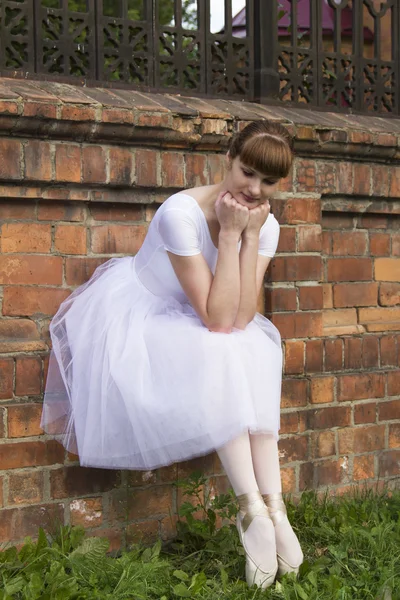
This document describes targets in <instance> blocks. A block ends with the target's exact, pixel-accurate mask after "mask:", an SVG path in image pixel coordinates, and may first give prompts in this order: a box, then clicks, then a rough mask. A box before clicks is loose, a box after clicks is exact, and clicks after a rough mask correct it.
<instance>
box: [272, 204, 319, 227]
mask: <svg viewBox="0 0 400 600" xmlns="http://www.w3.org/2000/svg"><path fill="white" fill-rule="evenodd" d="M273 212H274V215H275V217H276V218H277V219H278V221H279V223H282V224H286V225H297V224H299V223H306V224H310V223H317V224H319V223H320V222H321V200H319V199H317V198H288V199H285V200H279V201H275V203H274V205H273Z"/></svg>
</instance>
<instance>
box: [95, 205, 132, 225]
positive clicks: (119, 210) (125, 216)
mask: <svg viewBox="0 0 400 600" xmlns="http://www.w3.org/2000/svg"><path fill="white" fill-rule="evenodd" d="M90 213H91V215H92V217H93V219H95V220H96V221H124V222H126V221H142V220H143V216H144V215H143V208H142V207H141V206H135V205H133V204H106V205H104V204H94V205H91V206H90Z"/></svg>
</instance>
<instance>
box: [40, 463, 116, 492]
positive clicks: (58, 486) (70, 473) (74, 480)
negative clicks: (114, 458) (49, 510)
mask: <svg viewBox="0 0 400 600" xmlns="http://www.w3.org/2000/svg"><path fill="white" fill-rule="evenodd" d="M119 482H120V475H119V472H118V471H113V470H108V469H91V468H82V467H78V466H72V467H63V468H61V469H56V470H52V471H51V472H50V493H51V497H52V498H56V499H58V498H71V497H72V498H74V497H75V496H80V495H82V494H98V493H103V492H107V491H110V490H112V489H113V488H114V487H116V486H117V485H118V484H119Z"/></svg>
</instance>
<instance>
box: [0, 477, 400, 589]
mask: <svg viewBox="0 0 400 600" xmlns="http://www.w3.org/2000/svg"><path fill="white" fill-rule="evenodd" d="M203 483H204V480H203V479H202V477H201V476H200V475H196V474H195V475H194V476H193V477H192V478H190V480H188V481H186V482H184V483H182V484H181V487H183V488H184V492H185V493H187V494H188V495H190V497H191V498H192V499H193V497H195V498H196V497H197V501H196V500H195V501H194V502H193V500H192V503H188V502H187V503H184V504H183V505H182V507H181V510H180V513H181V517H182V518H181V520H180V521H179V523H178V536H177V538H176V539H175V540H174V541H173V542H171V543H169V544H168V545H166V546H164V547H162V546H161V543H160V542H158V543H157V544H156V545H155V546H154V547H152V548H143V547H139V546H135V547H133V548H131V549H130V550H129V551H127V552H123V553H122V554H121V555H119V556H117V557H112V556H110V555H109V554H108V553H107V550H108V543H107V541H106V540H104V539H100V538H90V537H89V538H85V537H84V536H85V533H84V531H83V530H81V529H80V528H76V527H75V528H71V527H62V528H60V531H59V533H58V535H57V536H54V537H52V538H50V537H49V536H48V535H46V534H45V533H44V531H43V530H40V531H39V534H38V540H37V541H35V542H33V541H32V540H29V539H27V540H26V542H25V544H24V546H23V547H22V548H21V549H20V550H19V551H17V550H16V549H15V548H7V549H6V550H4V551H3V552H1V553H0V600H10V599H14V598H15V599H17V600H19V599H24V600H25V599H27V600H36V599H40V600H81V599H82V600H83V599H90V600H96V599H99V600H105V599H107V600H111V599H112V600H122V599H128V598H130V599H135V600H142V599H149V600H153V599H154V600H176V599H177V598H193V599H198V600H203V599H204V600H205V599H207V600H219V599H229V600H250V599H253V600H257V599H260V600H261V599H271V600H369V599H371V600H400V519H399V511H400V491H399V490H398V491H394V492H383V493H382V492H381V493H379V494H378V493H376V492H372V491H365V490H364V491H355V492H354V493H352V494H348V495H347V496H343V497H339V498H332V497H324V498H322V499H318V498H317V496H316V494H314V493H308V492H307V493H304V494H303V496H302V499H301V501H300V503H299V504H298V505H296V506H295V505H294V504H293V503H291V502H290V501H288V503H287V505H288V513H289V517H290V520H291V522H292V524H293V526H294V527H295V529H296V532H297V533H298V535H299V538H300V540H301V543H302V546H303V550H304V553H305V557H306V560H305V562H304V564H303V565H302V567H301V571H300V575H299V577H298V579H296V578H295V577H294V576H292V575H287V576H286V577H284V578H283V579H282V580H281V581H280V582H277V583H275V585H274V586H272V587H271V588H269V589H268V590H266V591H265V592H261V591H259V590H257V589H256V588H252V589H249V588H248V587H247V586H246V583H245V582H244V581H243V579H242V578H243V575H244V564H245V559H244V555H243V551H242V548H241V546H240V545H239V542H238V536H237V533H236V528H235V526H234V524H233V517H234V515H235V512H236V506H235V503H234V500H233V498H232V496H229V495H222V496H219V497H218V498H216V499H215V500H214V501H213V502H212V503H211V505H210V499H209V498H206V499H204V498H203V496H202V492H201V490H202V485H203ZM199 512H202V513H203V515H202V516H203V519H202V520H198V519H197V518H196V517H198V515H199ZM220 517H222V518H223V519H224V523H225V525H224V526H223V527H220V528H217V527H216V523H218V521H219V518H220Z"/></svg>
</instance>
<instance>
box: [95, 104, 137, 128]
mask: <svg viewBox="0 0 400 600" xmlns="http://www.w3.org/2000/svg"><path fill="white" fill-rule="evenodd" d="M101 120H102V122H103V123H118V124H119V125H120V124H121V123H127V124H129V125H133V113H132V111H131V110H126V109H123V108H107V107H105V106H103V107H102V113H101Z"/></svg>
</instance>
